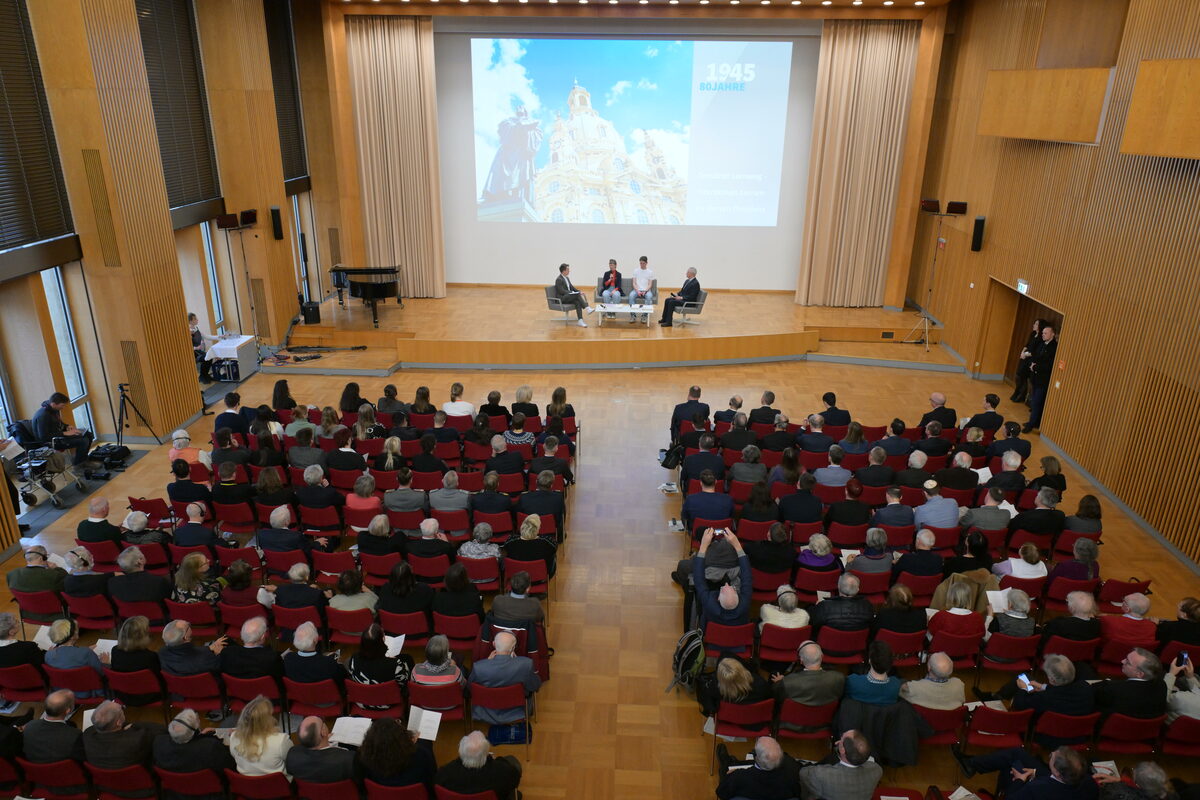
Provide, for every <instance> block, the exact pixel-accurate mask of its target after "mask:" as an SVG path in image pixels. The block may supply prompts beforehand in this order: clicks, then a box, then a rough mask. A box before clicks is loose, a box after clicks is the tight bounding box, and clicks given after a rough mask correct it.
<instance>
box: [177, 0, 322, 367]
mask: <svg viewBox="0 0 1200 800" xmlns="http://www.w3.org/2000/svg"><path fill="white" fill-rule="evenodd" d="M196 21H197V25H198V28H199V38H200V50H201V52H202V53H203V57H204V66H205V68H204V83H205V89H206V90H207V92H208V108H209V116H210V117H211V120H212V132H213V141H214V143H215V145H216V149H217V167H218V170H219V173H220V178H221V192H222V194H223V195H224V197H225V207H226V208H227V209H229V210H230V211H232V212H237V211H240V210H242V209H256V210H257V211H258V224H257V225H256V226H255V227H254V228H251V229H248V230H245V231H242V232H241V233H238V234H236V235H237V236H239V237H241V239H242V241H240V242H238V252H237V253H236V254H235V260H236V261H237V262H238V264H239V267H242V266H243V264H242V262H241V252H240V251H241V248H242V247H243V246H244V247H245V254H246V263H245V265H244V266H245V267H246V268H248V269H249V273H250V276H251V280H252V281H253V280H260V281H262V282H263V286H264V289H265V292H264V296H263V298H262V302H261V303H256V304H255V309H256V312H257V313H258V314H259V319H258V320H257V332H258V335H259V337H260V339H261V341H262V342H264V343H271V344H280V343H282V342H283V337H284V334H285V333H286V332H287V328H288V324H289V323H290V322H291V320H292V318H293V317H295V316H296V314H297V313H298V309H297V308H296V269H295V262H294V260H293V257H294V254H293V250H292V245H291V240H292V237H293V236H294V231H293V230H292V229H293V227H294V222H293V219H292V215H291V214H281V218H282V222H283V236H284V238H283V239H275V237H274V236H273V235H272V233H271V216H270V209H271V207H272V206H278V207H279V208H280V209H283V208H286V207H288V206H290V202H289V200H288V197H287V193H286V191H285V190H284V186H283V162H282V159H281V157H280V153H279V126H278V120H277V119H276V116H275V90H274V86H273V85H272V83H271V64H270V59H269V56H268V50H267V31H266V21H265V18H264V16H263V5H262V2H261V1H260V0H226V2H222V3H199V4H197V5H196ZM248 296H249V295H248ZM245 321H248V320H245V319H244V320H243V322H245ZM253 330H255V327H254V326H251V327H244V328H243V333H250V332H252V331H253Z"/></svg>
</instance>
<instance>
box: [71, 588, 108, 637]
mask: <svg viewBox="0 0 1200 800" xmlns="http://www.w3.org/2000/svg"><path fill="white" fill-rule="evenodd" d="M62 598H63V600H65V601H66V603H67V611H69V612H70V614H71V619H73V620H75V624H76V626H78V627H79V629H80V630H91V631H108V630H113V629H115V628H116V627H117V612H116V609H114V608H113V606H112V602H111V601H109V599H108V598H107V597H106V596H104V595H102V594H93V595H90V596H88V597H73V596H72V595H69V594H64V595H63V596H62Z"/></svg>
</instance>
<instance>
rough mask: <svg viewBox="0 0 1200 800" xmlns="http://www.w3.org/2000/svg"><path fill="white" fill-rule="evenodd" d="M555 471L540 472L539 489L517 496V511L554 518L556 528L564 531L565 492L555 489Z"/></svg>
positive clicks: (545, 470) (538, 478)
mask: <svg viewBox="0 0 1200 800" xmlns="http://www.w3.org/2000/svg"><path fill="white" fill-rule="evenodd" d="M553 487H554V473H553V472H551V471H550V470H548V469H544V470H542V471H541V472H539V473H538V476H537V489H536V490H535V491H532V492H525V493H523V494H522V495H521V496H520V497H519V498H517V511H519V512H521V513H522V514H537V515H539V516H543V517H544V516H551V517H553V518H554V525H555V529H556V530H557V531H559V533H560V534H561V533H562V530H563V517H564V515H565V514H566V512H567V504H566V501H565V500H563V493H562V492H556V491H554V488H553Z"/></svg>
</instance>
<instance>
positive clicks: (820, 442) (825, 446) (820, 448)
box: [796, 433, 837, 453]
mask: <svg viewBox="0 0 1200 800" xmlns="http://www.w3.org/2000/svg"><path fill="white" fill-rule="evenodd" d="M796 444H798V445H800V449H801V450H807V451H808V452H810V453H828V452H829V448H830V447H831V446H832V445H835V444H837V442H835V441H834V440H833V437H832V436H829V435H827V434H824V433H802V434H800V435H799V436H797V437H796Z"/></svg>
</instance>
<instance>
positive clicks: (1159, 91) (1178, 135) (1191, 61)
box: [1121, 58, 1200, 158]
mask: <svg viewBox="0 0 1200 800" xmlns="http://www.w3.org/2000/svg"><path fill="white" fill-rule="evenodd" d="M1121 152H1122V153H1131V154H1134V155H1141V156H1166V157H1169V158H1200V58H1172V59H1160V60H1148V61H1143V62H1142V63H1141V64H1139V65H1138V72H1137V82H1136V83H1135V84H1134V87H1133V97H1132V98H1130V101H1129V115H1128V117H1127V118H1126V122H1125V137H1124V138H1123V139H1122V140H1121Z"/></svg>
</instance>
